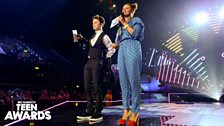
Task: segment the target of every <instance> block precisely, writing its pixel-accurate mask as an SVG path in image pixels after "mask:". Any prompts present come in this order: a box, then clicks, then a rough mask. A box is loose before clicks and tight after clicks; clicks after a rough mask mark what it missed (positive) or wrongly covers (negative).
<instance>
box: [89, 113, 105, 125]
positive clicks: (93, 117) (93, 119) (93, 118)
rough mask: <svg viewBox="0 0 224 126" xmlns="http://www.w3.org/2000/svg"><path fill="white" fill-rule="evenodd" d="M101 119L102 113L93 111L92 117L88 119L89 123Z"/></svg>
mask: <svg viewBox="0 0 224 126" xmlns="http://www.w3.org/2000/svg"><path fill="white" fill-rule="evenodd" d="M101 121H103V115H102V114H101V112H95V113H93V115H92V117H91V118H90V119H89V123H90V124H91V123H98V122H101Z"/></svg>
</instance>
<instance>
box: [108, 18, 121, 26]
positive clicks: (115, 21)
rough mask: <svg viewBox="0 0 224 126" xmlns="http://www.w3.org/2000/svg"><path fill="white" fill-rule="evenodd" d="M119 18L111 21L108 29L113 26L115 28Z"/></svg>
mask: <svg viewBox="0 0 224 126" xmlns="http://www.w3.org/2000/svg"><path fill="white" fill-rule="evenodd" d="M119 17H120V16H118V17H116V18H114V19H113V20H112V22H111V24H110V28H113V27H114V26H116V25H117V24H118V23H119Z"/></svg>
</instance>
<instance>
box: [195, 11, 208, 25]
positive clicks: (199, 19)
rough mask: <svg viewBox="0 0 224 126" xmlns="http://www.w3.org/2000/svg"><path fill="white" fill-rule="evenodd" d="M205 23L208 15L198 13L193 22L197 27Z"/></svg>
mask: <svg viewBox="0 0 224 126" xmlns="http://www.w3.org/2000/svg"><path fill="white" fill-rule="evenodd" d="M207 21H208V15H207V14H206V13H205V12H201V13H198V14H197V15H196V17H195V22H196V23H197V24H198V25H203V24H205V23H207Z"/></svg>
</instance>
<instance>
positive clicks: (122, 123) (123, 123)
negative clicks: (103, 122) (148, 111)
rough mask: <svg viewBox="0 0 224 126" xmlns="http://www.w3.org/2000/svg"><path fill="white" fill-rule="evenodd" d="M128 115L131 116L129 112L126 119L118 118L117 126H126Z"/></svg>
mask: <svg viewBox="0 0 224 126" xmlns="http://www.w3.org/2000/svg"><path fill="white" fill-rule="evenodd" d="M130 115H131V111H129V112H128V113H127V117H126V119H122V118H120V119H119V120H118V121H117V124H118V126H126V120H128V118H129V116H130Z"/></svg>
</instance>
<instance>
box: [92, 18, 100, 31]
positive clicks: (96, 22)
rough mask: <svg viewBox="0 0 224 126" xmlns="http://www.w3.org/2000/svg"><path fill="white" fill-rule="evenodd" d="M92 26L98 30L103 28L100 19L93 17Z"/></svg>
mask: <svg viewBox="0 0 224 126" xmlns="http://www.w3.org/2000/svg"><path fill="white" fill-rule="evenodd" d="M92 26H93V30H94V31H98V30H100V29H101V23H100V21H99V20H98V19H93V22H92Z"/></svg>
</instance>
